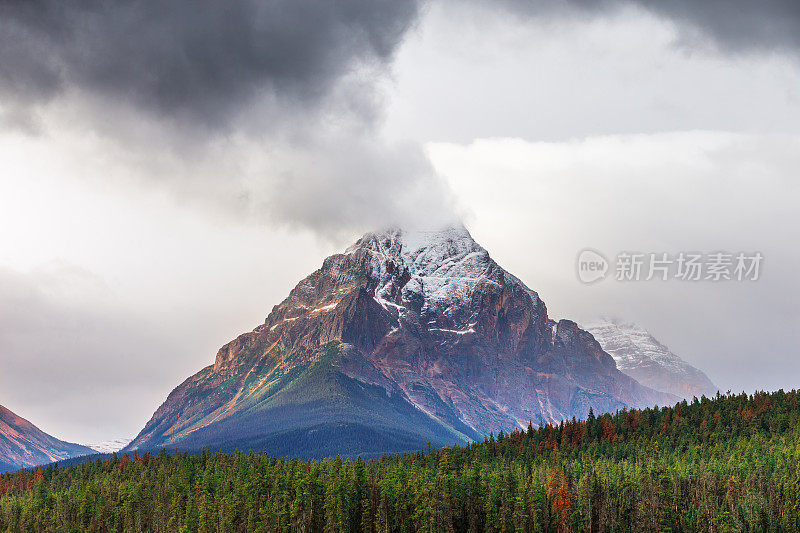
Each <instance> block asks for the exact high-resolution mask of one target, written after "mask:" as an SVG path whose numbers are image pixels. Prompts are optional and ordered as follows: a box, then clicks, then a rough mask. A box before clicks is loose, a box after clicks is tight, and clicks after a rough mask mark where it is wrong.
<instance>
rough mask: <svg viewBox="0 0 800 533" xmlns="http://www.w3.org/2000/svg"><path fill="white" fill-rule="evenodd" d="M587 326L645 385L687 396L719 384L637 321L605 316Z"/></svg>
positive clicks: (712, 390) (622, 367)
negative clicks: (673, 351)
mask: <svg viewBox="0 0 800 533" xmlns="http://www.w3.org/2000/svg"><path fill="white" fill-rule="evenodd" d="M586 330H587V331H589V332H590V333H591V334H592V335H594V337H595V339H597V341H598V342H599V343H600V345H601V346H602V347H603V349H604V350H605V351H606V352H608V353H609V354H610V355H611V356H612V357H613V358H614V360H615V361H616V362H617V368H619V369H620V370H621V371H622V372H624V373H625V374H627V375H629V376H631V377H632V378H634V379H636V380H637V381H639V383H642V384H643V385H646V386H648V387H650V388H653V389H655V390H660V391H664V392H668V393H670V394H674V395H675V396H678V397H680V398H686V399H688V400H691V399H692V398H693V397H695V396H697V397H698V398H699V397H701V396H703V395H706V396H708V397H711V396H714V395H715V394H716V393H717V390H718V389H717V386H716V385H714V383H712V382H711V380H710V379H709V378H708V376H706V375H705V373H703V371H702V370H698V369H697V368H695V367H693V366H692V365H690V364H689V363H687V362H686V361H684V360H683V359H681V358H680V357H678V356H677V355H675V354H674V353H672V352H671V351H670V350H669V348H667V347H666V346H664V345H663V344H661V343H660V342H659V341H658V340H656V338H655V337H653V336H652V335H651V334H650V333H649V332H648V331H647V330H645V329H644V328H642V327H640V326H638V325H636V324H633V323H626V322H623V321H620V320H616V319H610V318H602V319H598V320H596V321H594V322H592V323H590V324H588V325H587V326H586Z"/></svg>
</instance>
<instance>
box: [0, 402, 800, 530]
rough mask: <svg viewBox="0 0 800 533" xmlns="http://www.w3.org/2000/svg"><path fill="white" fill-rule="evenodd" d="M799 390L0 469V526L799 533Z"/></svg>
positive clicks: (15, 528) (130, 528) (142, 528)
mask: <svg viewBox="0 0 800 533" xmlns="http://www.w3.org/2000/svg"><path fill="white" fill-rule="evenodd" d="M799 464H800V393H798V392H797V391H792V392H789V393H784V392H782V391H780V392H776V393H772V394H767V393H759V394H756V395H754V396H747V395H735V396H720V397H717V398H715V399H702V400H700V401H694V402H691V403H687V402H683V403H680V404H677V405H676V406H675V407H673V408H664V409H658V410H653V409H650V410H642V411H622V412H619V413H617V414H615V415H613V416H612V415H603V416H600V417H599V418H596V417H594V416H593V415H590V417H589V419H588V420H586V421H571V422H568V423H565V424H561V425H559V426H547V427H544V428H541V429H538V430H534V429H529V430H528V431H527V432H514V433H512V434H510V435H505V434H502V433H501V434H500V435H498V436H497V437H496V438H490V439H488V440H487V441H485V442H482V443H476V444H472V445H469V446H467V447H463V448H462V447H455V448H452V449H450V448H444V449H442V450H430V451H427V452H419V453H414V454H405V455H402V456H400V455H398V456H394V457H388V456H387V457H384V458H382V459H380V460H374V461H367V462H364V461H362V460H361V459H357V460H355V461H352V460H347V461H342V460H341V459H338V458H336V459H326V460H322V461H310V462H304V461H298V460H277V459H274V458H271V457H269V456H266V455H259V454H241V453H239V454H210V453H207V452H206V453H202V454H197V455H174V456H173V455H168V454H166V453H161V454H160V455H158V456H152V455H144V456H138V455H134V456H130V457H129V456H122V457H116V456H114V457H113V458H112V459H110V460H106V461H100V460H98V461H95V462H90V463H87V464H84V465H81V466H76V467H69V468H58V467H57V466H50V467H48V468H45V469H38V470H35V471H33V470H29V471H23V472H18V473H15V474H5V475H2V476H0V531H14V532H15V531H83V530H86V531H145V530H146V531H248V532H249V531H420V530H422V531H540V532H544V531H547V532H564V531H587V532H592V531H715V532H716V531H720V532H722V531H800V467H799V466H798V465H799Z"/></svg>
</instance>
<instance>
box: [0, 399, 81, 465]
mask: <svg viewBox="0 0 800 533" xmlns="http://www.w3.org/2000/svg"><path fill="white" fill-rule="evenodd" d="M93 453H95V451H94V450H92V449H90V448H87V447H86V446H81V445H80V444H71V443H69V442H64V441H62V440H58V439H56V438H55V437H51V436H50V435H48V434H47V433H45V432H43V431H42V430H40V429H39V428H37V427H36V426H34V425H33V424H31V423H30V422H28V421H27V420H25V419H24V418H20V417H19V416H17V415H15V414H14V413H12V412H11V411H9V410H8V409H6V408H5V407H3V406H2V405H0V472H6V471H9V470H19V469H20V468H25V467H29V466H36V465H41V464H46V463H52V462H55V461H60V460H62V459H68V458H70V457H78V456H82V455H90V454H93Z"/></svg>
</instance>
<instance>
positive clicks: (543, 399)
mask: <svg viewBox="0 0 800 533" xmlns="http://www.w3.org/2000/svg"><path fill="white" fill-rule="evenodd" d="M674 401H675V397H673V396H670V395H668V394H663V393H659V392H656V391H654V390H651V389H649V388H647V387H644V386H642V385H640V384H639V383H637V382H636V381H635V380H634V379H632V378H630V377H629V376H627V375H625V374H623V373H621V372H620V371H619V370H617V368H616V365H615V363H614V360H613V359H612V358H611V356H609V355H608V354H607V353H605V352H604V351H603V350H602V349H601V347H600V345H599V344H598V343H597V342H596V341H595V340H594V338H593V337H592V335H591V334H589V333H587V332H586V331H583V330H581V329H580V328H578V327H577V325H576V324H575V323H574V322H571V321H568V320H561V321H559V322H556V321H554V320H551V319H550V318H549V317H548V315H547V309H546V307H545V305H544V302H542V300H541V299H540V298H539V296H538V295H537V294H536V293H535V292H534V291H532V290H531V289H529V288H528V287H527V286H525V284H524V283H522V282H521V281H520V280H519V279H517V278H515V277H514V276H512V275H511V274H509V273H508V272H506V271H505V270H503V269H502V268H501V267H500V266H499V265H498V264H497V263H495V262H494V261H493V260H492V259H491V258H490V256H489V254H488V252H487V251H486V250H484V249H483V248H482V247H481V246H480V245H478V244H477V243H476V242H475V241H474V240H473V239H472V237H471V236H470V235H469V233H468V232H467V230H466V229H464V228H463V227H455V228H449V229H446V230H442V231H436V232H422V231H415V232H407V231H401V230H392V231H386V232H380V233H370V234H367V235H365V236H364V237H362V238H361V239H359V240H358V242H356V243H355V244H354V245H353V246H351V247H350V248H348V249H347V250H346V251H345V252H344V253H343V254H337V255H334V256H331V257H329V258H327V259H326V260H325V261H324V263H323V265H322V268H320V269H319V270H317V271H316V272H314V273H313V274H311V275H310V276H308V277H307V278H306V279H304V280H303V281H301V282H300V283H299V284H298V285H297V287H295V288H294V289H293V290H292V292H291V293H290V294H289V296H288V297H287V298H286V299H285V300H284V301H283V302H281V303H280V304H279V305H277V306H276V307H274V308H273V310H272V312H271V313H270V314H269V316H268V317H267V319H266V321H265V322H264V324H262V325H260V326H258V327H257V328H256V329H255V330H253V331H251V332H250V333H245V334H244V335H241V336H239V337H238V338H237V339H235V340H233V341H232V342H230V343H228V344H227V345H225V346H223V347H222V348H221V349H220V350H219V352H218V353H217V357H216V360H215V362H214V364H213V365H212V366H209V367H207V368H205V369H203V370H202V371H200V372H199V373H198V374H196V375H195V376H193V377H191V378H189V379H188V380H187V381H186V382H184V383H183V384H182V385H180V386H179V387H178V388H177V389H175V391H173V392H172V394H170V396H169V398H168V399H167V401H166V402H165V403H164V404H163V405H162V406H161V407H160V408H159V409H158V411H157V412H156V413H155V415H154V416H153V418H152V419H151V420H150V422H148V424H147V425H146V427H145V428H144V430H143V431H142V432H141V434H140V435H139V436H138V437H137V438H136V439H135V440H134V441H133V442H132V443H131V445H130V447H129V449H134V448H139V449H145V448H148V449H149V448H157V447H161V446H175V447H187V448H190V447H197V446H199V445H203V444H209V443H212V444H215V445H222V444H224V443H225V442H230V440H231V439H238V440H239V445H240V446H241V445H242V443H245V442H259V443H261V445H264V446H266V447H268V448H270V446H272V448H271V449H272V450H273V451H274V450H275V449H276V448H274V445H275V442H274V440H270V439H271V437H269V436H270V435H275V434H279V433H281V432H293V431H300V430H303V428H305V427H311V426H314V427H317V433H318V434H319V435H322V434H325V435H327V436H328V437H330V436H331V435H334V434H335V433H336V431H334V430H330V431H329V429H330V427H329V426H330V425H331V424H334V425H335V424H339V425H341V426H342V427H345V426H346V427H347V428H349V429H350V430H353V431H356V432H361V431H364V430H365V428H366V427H368V428H371V429H372V430H375V429H376V428H378V430H379V431H380V434H381V435H385V434H387V432H389V433H391V434H392V435H395V437H394V438H398V437H397V435H400V434H402V435H403V436H404V437H403V438H406V439H407V441H408V442H411V441H413V442H424V441H425V440H430V441H432V442H435V443H444V444H452V443H453V442H463V441H466V440H469V439H474V438H482V437H483V436H484V435H487V434H489V433H490V432H495V433H497V432H499V431H500V430H505V431H509V430H511V429H514V428H523V427H527V425H528V423H529V422H532V423H533V424H534V425H539V424H544V423H547V422H558V421H560V420H563V419H566V418H571V417H573V416H577V417H582V416H585V415H586V414H587V413H588V410H589V408H590V407H591V408H593V409H594V411H595V412H605V411H613V410H616V409H619V408H621V407H623V406H642V405H653V404H657V403H658V404H662V405H663V404H666V403H672V402H674ZM332 406H336V408H334V407H332ZM362 407H363V411H362ZM320 413H323V414H320ZM326 417H327V418H326ZM244 421H246V424H245V423H244ZM362 423H363V424H364V426H361V425H359V426H358V428H356V429H354V426H352V424H362ZM243 435H244V436H243ZM293 435H294V437H293V438H296V437H297V435H295V434H293ZM381 438H383V437H381ZM243 439H244V440H243ZM264 439H266V440H264ZM376 439H377V440H380V439H379V438H378V437H377V436H375V435H372V436H371V437H369V439H367V440H371V441H374V440H376ZM409 439H410V440H409ZM362 440H364V439H362ZM270 443H272V444H270ZM359 446H361V444H359ZM364 446H366V447H367V448H368V447H369V446H368V445H367V444H364V445H363V446H362V448H363V447H364ZM362 448H358V451H364V450H363V449H362ZM365 449H366V448H365ZM376 451H377V448H376ZM310 455H315V453H310Z"/></svg>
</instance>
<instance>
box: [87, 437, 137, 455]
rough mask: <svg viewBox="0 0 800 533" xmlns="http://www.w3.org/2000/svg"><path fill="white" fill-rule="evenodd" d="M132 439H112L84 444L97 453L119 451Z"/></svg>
mask: <svg viewBox="0 0 800 533" xmlns="http://www.w3.org/2000/svg"><path fill="white" fill-rule="evenodd" d="M131 440H133V439H112V440H106V441H102V442H96V443H93V444H84V446H87V447H89V448H91V449H92V450H94V451H95V452H97V453H114V452H118V451H120V450H121V449H122V448H124V447H125V446H127V445H128V444H130V442H131Z"/></svg>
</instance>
